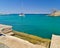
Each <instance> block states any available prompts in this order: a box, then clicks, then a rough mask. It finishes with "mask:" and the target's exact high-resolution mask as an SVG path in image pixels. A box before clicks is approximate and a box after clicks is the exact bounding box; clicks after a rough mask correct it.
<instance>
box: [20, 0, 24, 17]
mask: <svg viewBox="0 0 60 48" xmlns="http://www.w3.org/2000/svg"><path fill="white" fill-rule="evenodd" d="M21 10H22V13H20V14H19V16H25V14H24V13H23V1H22V0H21Z"/></svg>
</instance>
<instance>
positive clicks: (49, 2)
mask: <svg viewBox="0 0 60 48" xmlns="http://www.w3.org/2000/svg"><path fill="white" fill-rule="evenodd" d="M52 9H57V10H60V0H0V13H20V12H23V13H49V12H51V11H52Z"/></svg>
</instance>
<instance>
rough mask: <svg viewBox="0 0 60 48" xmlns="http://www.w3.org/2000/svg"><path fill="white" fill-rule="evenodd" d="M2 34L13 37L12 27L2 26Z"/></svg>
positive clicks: (0, 28)
mask: <svg viewBox="0 0 60 48" xmlns="http://www.w3.org/2000/svg"><path fill="white" fill-rule="evenodd" d="M0 33H3V34H8V35H12V34H13V32H12V26H9V25H3V24H0Z"/></svg>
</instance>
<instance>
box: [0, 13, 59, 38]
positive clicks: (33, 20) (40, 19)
mask: <svg viewBox="0 0 60 48" xmlns="http://www.w3.org/2000/svg"><path fill="white" fill-rule="evenodd" d="M0 24H7V25H12V26H13V29H14V30H17V31H20V32H25V33H28V34H33V35H37V36H40V37H43V38H51V36H52V34H58V35H60V17H51V16H47V15H44V14H26V16H25V17H22V16H19V15H18V14H11V15H0Z"/></svg>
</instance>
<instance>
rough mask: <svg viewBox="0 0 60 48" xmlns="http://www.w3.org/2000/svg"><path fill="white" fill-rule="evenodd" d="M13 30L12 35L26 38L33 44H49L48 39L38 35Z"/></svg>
mask: <svg viewBox="0 0 60 48" xmlns="http://www.w3.org/2000/svg"><path fill="white" fill-rule="evenodd" d="M13 32H14V35H13V36H15V37H18V38H21V39H24V40H27V41H29V42H31V43H33V44H39V45H44V46H49V44H50V39H44V38H41V37H38V36H34V35H30V34H26V33H22V32H17V31H13Z"/></svg>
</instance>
